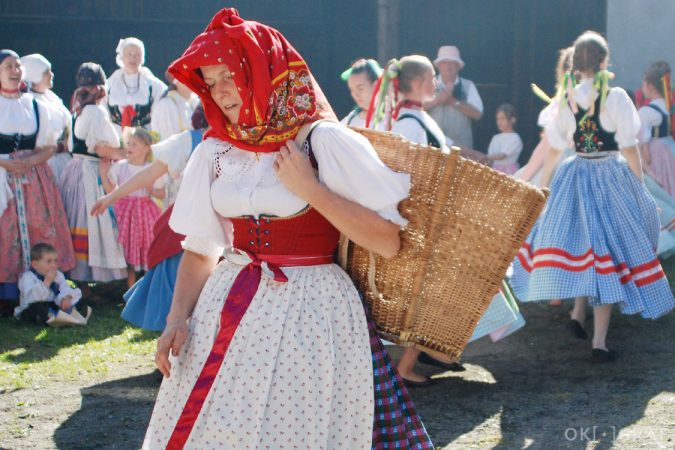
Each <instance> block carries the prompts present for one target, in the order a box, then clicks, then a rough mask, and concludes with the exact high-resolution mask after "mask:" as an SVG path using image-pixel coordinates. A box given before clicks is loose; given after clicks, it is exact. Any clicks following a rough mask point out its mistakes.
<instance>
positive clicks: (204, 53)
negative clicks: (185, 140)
mask: <svg viewBox="0 0 675 450" xmlns="http://www.w3.org/2000/svg"><path fill="white" fill-rule="evenodd" d="M218 64H225V65H227V67H228V69H229V70H230V72H231V75H232V78H233V80H234V83H235V84H236V86H237V90H238V91H239V95H240V96H241V99H242V106H241V110H240V113H239V120H238V123H230V122H229V121H228V120H227V118H226V117H225V116H224V114H223V113H222V111H221V110H220V108H218V106H217V104H216V102H215V101H214V100H213V98H212V97H211V94H210V92H209V88H208V86H207V85H206V83H205V82H204V79H203V78H202V76H201V72H200V71H199V68H200V67H203V66H209V65H218ZM169 72H170V73H171V74H172V75H174V76H175V77H176V78H177V79H178V80H179V81H181V82H182V83H183V84H185V85H187V86H188V87H189V88H190V89H191V90H192V91H193V92H195V93H196V94H197V95H199V97H200V98H201V100H202V104H203V105H204V112H205V115H206V118H207V120H208V122H209V124H210V126H211V128H210V129H209V131H207V133H206V134H205V137H209V136H214V137H218V138H219V139H222V140H225V141H228V142H231V143H233V144H235V145H237V146H238V147H239V148H242V149H244V150H248V151H253V152H273V151H277V150H278V149H279V147H281V146H282V145H283V144H284V143H285V142H286V141H287V140H289V139H293V138H295V136H296V134H297V133H298V130H299V129H300V128H301V127H302V126H303V125H305V124H307V123H311V122H314V121H316V120H319V119H321V118H331V119H333V118H334V117H335V115H334V114H333V111H332V109H331V108H330V106H329V105H328V102H327V101H326V98H325V96H324V95H323V92H322V91H321V89H320V88H319V86H318V85H317V84H316V81H315V80H314V77H313V76H312V74H311V72H310V71H309V68H308V67H307V63H306V62H305V61H304V60H303V59H302V56H300V54H299V53H298V52H297V51H296V50H295V49H294V48H293V47H292V46H291V44H290V43H289V42H288V41H287V40H286V38H284V36H283V35H282V34H281V33H279V32H278V31H277V30H275V29H273V28H270V27H268V26H267V25H263V24H261V23H258V22H253V21H248V20H244V19H242V18H241V17H239V13H238V12H237V10H236V9H234V8H225V9H223V10H221V11H220V12H218V13H217V14H216V15H215V16H214V17H213V19H212V20H211V23H210V24H209V25H208V26H207V27H206V30H204V32H203V33H202V34H200V35H199V36H197V37H196V38H195V39H194V40H193V41H192V43H191V44H190V46H189V47H188V49H187V50H186V51H185V52H184V53H183V56H181V57H180V58H178V59H177V60H176V61H174V62H173V63H172V64H171V66H169Z"/></svg>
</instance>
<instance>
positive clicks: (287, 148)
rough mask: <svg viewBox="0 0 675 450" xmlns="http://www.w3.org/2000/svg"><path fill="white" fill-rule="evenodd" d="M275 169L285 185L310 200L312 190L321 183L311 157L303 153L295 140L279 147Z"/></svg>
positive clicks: (299, 195)
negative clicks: (310, 159)
mask: <svg viewBox="0 0 675 450" xmlns="http://www.w3.org/2000/svg"><path fill="white" fill-rule="evenodd" d="M274 171H275V172H276V174H277V177H278V178H279V180H280V181H281V182H282V183H283V184H284V186H286V188H287V189H288V190H289V191H291V192H292V193H294V194H295V195H297V196H298V197H300V198H302V199H303V200H307V201H309V197H310V196H311V194H312V192H314V190H316V188H317V186H318V185H319V180H318V179H317V178H316V174H315V173H314V169H313V168H312V165H311V163H310V162H309V158H307V157H306V156H305V155H304V154H302V152H301V151H300V149H299V148H298V146H297V145H296V143H295V142H293V141H287V142H286V145H284V146H283V147H281V148H280V149H279V154H278V155H277V158H276V160H275V161H274Z"/></svg>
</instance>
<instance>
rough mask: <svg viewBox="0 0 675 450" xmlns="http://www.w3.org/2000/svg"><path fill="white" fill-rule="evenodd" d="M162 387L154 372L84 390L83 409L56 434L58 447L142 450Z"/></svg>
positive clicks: (54, 437)
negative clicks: (156, 399) (156, 398)
mask: <svg viewBox="0 0 675 450" xmlns="http://www.w3.org/2000/svg"><path fill="white" fill-rule="evenodd" d="M159 384H160V378H159V376H158V375H157V373H156V372H153V373H149V374H145V375H140V376H135V377H130V378H124V379H120V380H114V381H109V382H106V383H101V384H97V385H95V386H91V387H87V388H83V389H80V393H81V395H82V406H81V407H80V409H79V411H77V412H76V413H74V414H73V415H71V416H70V417H69V418H68V420H66V421H65V422H63V423H62V424H61V425H60V426H59V427H58V428H57V429H56V431H55V432H54V436H53V439H54V444H55V446H56V448H63V449H136V448H140V447H141V444H142V443H143V437H144V435H145V430H146V428H147V426H148V422H149V421H150V414H151V412H152V407H153V405H154V403H155V397H156V395H157V390H158V388H159Z"/></svg>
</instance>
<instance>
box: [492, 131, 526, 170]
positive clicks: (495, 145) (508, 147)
mask: <svg viewBox="0 0 675 450" xmlns="http://www.w3.org/2000/svg"><path fill="white" fill-rule="evenodd" d="M521 151H523V141H522V140H521V139H520V136H518V133H513V132H512V133H499V134H495V135H494V136H492V139H491V140H490V146H489V147H488V155H497V154H499V153H502V154H504V155H506V158H504V159H500V160H498V161H495V164H497V165H500V164H515V163H517V162H518V157H519V156H520V152H521Z"/></svg>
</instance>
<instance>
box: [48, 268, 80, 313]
mask: <svg viewBox="0 0 675 450" xmlns="http://www.w3.org/2000/svg"><path fill="white" fill-rule="evenodd" d="M54 281H55V282H56V283H58V285H59V295H57V296H56V299H55V300H54V303H56V304H57V305H59V307H60V306H61V300H62V299H63V298H64V297H67V296H69V295H70V297H71V300H70V304H71V305H73V306H74V305H76V304H77V302H79V301H80V299H81V298H82V291H80V290H79V289H78V288H72V287H70V285H69V284H68V282H67V281H66V277H65V276H63V274H62V273H61V272H57V273H56V278H55V279H54ZM85 312H86V311H85Z"/></svg>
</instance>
